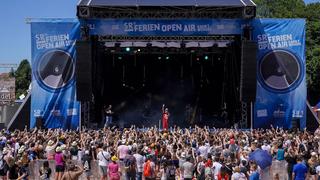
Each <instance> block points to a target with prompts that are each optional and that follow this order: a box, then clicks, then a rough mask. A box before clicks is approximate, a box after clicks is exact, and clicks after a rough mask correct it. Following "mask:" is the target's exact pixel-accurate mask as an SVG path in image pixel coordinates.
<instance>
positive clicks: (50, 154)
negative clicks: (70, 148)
mask: <svg viewBox="0 0 320 180" xmlns="http://www.w3.org/2000/svg"><path fill="white" fill-rule="evenodd" d="M58 140H59V139H58V138H57V141H56V143H54V141H53V140H49V141H48V144H47V146H46V148H45V151H46V154H47V159H48V160H54V155H55V149H56V147H57V145H58V143H59V141H58Z"/></svg>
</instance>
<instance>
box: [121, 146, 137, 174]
mask: <svg viewBox="0 0 320 180" xmlns="http://www.w3.org/2000/svg"><path fill="white" fill-rule="evenodd" d="M124 165H125V172H126V180H135V179H136V172H137V166H136V158H135V157H134V156H133V155H132V151H131V150H128V153H127V155H126V156H125V158H124Z"/></svg>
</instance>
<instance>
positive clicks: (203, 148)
mask: <svg viewBox="0 0 320 180" xmlns="http://www.w3.org/2000/svg"><path fill="white" fill-rule="evenodd" d="M208 150H209V146H206V145H204V144H202V145H201V146H200V147H199V153H200V156H202V157H205V158H206V157H207V156H208Z"/></svg>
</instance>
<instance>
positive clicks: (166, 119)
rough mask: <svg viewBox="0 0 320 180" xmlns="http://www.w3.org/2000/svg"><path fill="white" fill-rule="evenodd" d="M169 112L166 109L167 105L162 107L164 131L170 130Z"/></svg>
mask: <svg viewBox="0 0 320 180" xmlns="http://www.w3.org/2000/svg"><path fill="white" fill-rule="evenodd" d="M169 116H170V114H169V111H168V108H165V105H164V104H163V105H162V128H163V130H168V124H169Z"/></svg>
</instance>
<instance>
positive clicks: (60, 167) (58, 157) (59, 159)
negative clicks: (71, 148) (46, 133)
mask: <svg viewBox="0 0 320 180" xmlns="http://www.w3.org/2000/svg"><path fill="white" fill-rule="evenodd" d="M54 159H55V162H56V173H55V180H61V179H62V176H63V172H64V168H65V167H64V156H63V153H62V148H61V147H60V146H58V147H57V148H56V154H55V156H54Z"/></svg>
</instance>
